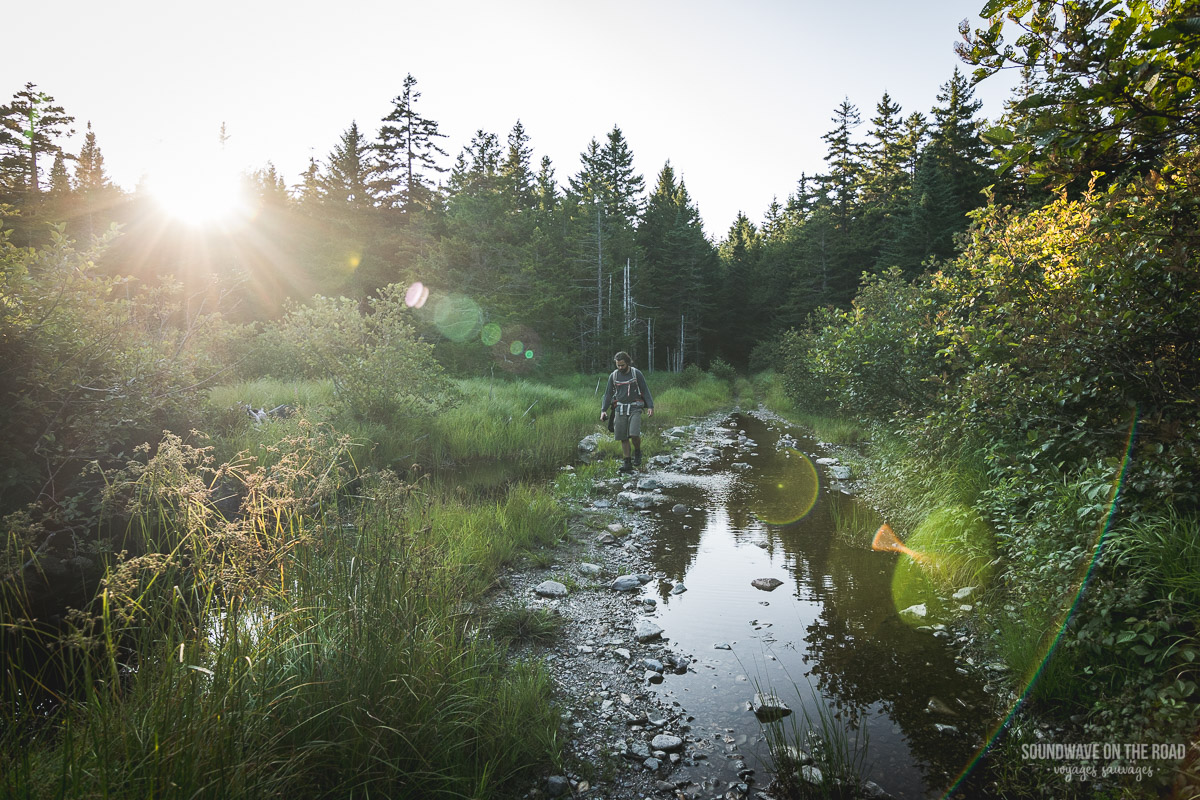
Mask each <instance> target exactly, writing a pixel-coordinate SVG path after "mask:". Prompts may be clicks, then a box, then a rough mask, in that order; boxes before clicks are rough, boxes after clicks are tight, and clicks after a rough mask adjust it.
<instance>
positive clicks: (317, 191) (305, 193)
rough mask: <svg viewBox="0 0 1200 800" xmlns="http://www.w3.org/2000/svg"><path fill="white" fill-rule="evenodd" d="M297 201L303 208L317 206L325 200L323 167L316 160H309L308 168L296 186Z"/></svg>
mask: <svg viewBox="0 0 1200 800" xmlns="http://www.w3.org/2000/svg"><path fill="white" fill-rule="evenodd" d="M295 190H296V199H297V200H298V201H299V202H300V204H301V205H302V206H310V207H311V206H315V205H319V204H320V203H322V202H324V200H325V195H326V192H325V186H324V184H323V181H322V177H321V165H320V164H319V163H318V162H317V160H316V159H315V158H309V159H308V167H307V168H306V169H305V170H304V172H303V174H301V176H300V183H298V184H296V186H295Z"/></svg>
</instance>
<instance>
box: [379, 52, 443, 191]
mask: <svg viewBox="0 0 1200 800" xmlns="http://www.w3.org/2000/svg"><path fill="white" fill-rule="evenodd" d="M416 85H417V79H416V78H414V77H413V76H412V74H411V73H410V74H408V75H406V76H405V78H404V91H403V92H402V93H401V94H400V95H399V96H397V97H396V98H395V99H393V100H392V103H393V108H392V111H391V113H389V114H388V115H387V116H386V117H384V118H383V123H384V124H383V126H382V127H380V129H379V136H378V139H377V142H376V144H375V153H376V155H377V157H378V166H377V167H376V168H375V173H374V176H373V188H374V190H375V191H376V193H377V194H378V196H380V197H381V198H383V200H384V202H385V203H387V204H388V205H390V206H392V207H395V208H400V209H402V210H403V211H406V212H409V211H416V210H420V209H431V208H433V207H434V206H435V205H437V204H438V203H439V201H438V200H437V197H436V183H435V181H434V179H433V174H436V173H442V172H445V171H446V168H445V167H443V166H441V165H440V164H439V163H438V159H437V156H439V155H440V156H442V157H443V158H445V157H446V151H445V150H443V149H442V148H441V147H439V146H438V144H437V140H438V139H444V138H446V134H444V133H440V132H439V131H438V124H437V123H436V122H435V121H433V120H431V119H427V118H425V117H423V116H421V114H420V113H419V112H418V111H417V109H416V104H417V100H418V99H420V97H421V93H420V92H418V91H417V90H416Z"/></svg>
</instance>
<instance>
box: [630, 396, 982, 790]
mask: <svg viewBox="0 0 1200 800" xmlns="http://www.w3.org/2000/svg"><path fill="white" fill-rule="evenodd" d="M721 426H722V427H721V429H720V435H721V436H722V437H726V438H727V439H728V441H726V442H725V445H726V446H722V447H721V453H722V455H721V457H720V458H719V459H717V460H715V461H711V462H709V463H708V464H707V465H705V466H703V467H701V468H700V469H699V470H695V471H688V472H686V473H685V472H682V471H681V472H678V473H676V472H672V471H671V469H670V467H666V468H664V469H661V470H655V471H654V472H653V473H652V476H653V477H654V478H655V479H656V480H658V482H659V483H660V485H661V488H662V491H663V493H664V494H665V495H667V497H669V498H670V502H668V503H666V504H662V505H660V506H658V509H657V510H654V511H649V512H645V513H646V514H647V515H649V516H651V517H653V518H654V519H655V522H654V524H653V525H652V526H651V527H652V528H653V534H652V538H651V540H650V546H649V550H650V557H651V559H652V562H653V566H654V567H655V569H656V570H657V571H658V572H659V574H662V575H665V576H667V577H668V578H669V579H668V580H666V581H663V582H652V583H650V584H648V585H647V586H646V587H644V589H643V593H644V596H645V597H652V598H654V599H655V600H656V601H657V604H658V605H657V609H656V611H655V612H654V614H653V617H654V619H655V621H656V622H657V623H658V624H659V625H660V626H661V627H662V628H663V629H664V630H665V634H664V635H665V636H666V637H667V638H668V639H669V647H670V649H671V650H674V651H676V652H678V653H682V654H687V655H688V656H690V657H691V658H693V659H695V662H694V663H693V665H692V670H690V671H689V672H688V673H687V674H685V675H674V674H672V675H668V676H667V677H666V680H665V681H664V682H663V683H661V684H659V685H658V686H656V687H655V688H654V691H656V692H658V693H659V695H660V696H661V697H662V698H663V699H664V700H665V701H667V702H669V703H670V702H678V703H679V705H680V706H682V707H683V708H684V709H686V711H687V713H688V714H689V715H690V716H692V717H694V718H695V719H694V720H693V721H692V722H691V726H692V732H691V736H692V737H694V738H696V739H708V740H709V741H712V742H714V743H715V745H716V747H718V748H719V747H722V746H724V747H726V748H727V749H729V750H730V751H732V750H734V749H736V751H737V752H738V753H740V754H741V755H742V756H743V757H744V758H745V761H746V766H747V767H749V768H751V769H754V770H755V773H756V775H757V776H758V778H759V780H763V779H765V778H766V777H767V776H768V775H769V772H770V770H769V765H770V759H769V755H768V752H767V747H766V742H765V740H764V738H763V736H762V728H761V726H760V725H759V723H758V721H757V719H756V718H755V716H754V713H753V712H752V711H751V710H750V709H749V705H748V701H749V700H750V699H751V698H752V697H754V695H755V693H756V692H757V691H759V690H765V689H769V690H771V691H773V692H775V693H776V694H778V696H779V697H780V698H781V699H782V700H783V701H784V702H785V703H786V704H787V705H788V706H789V707H791V708H792V709H794V710H795V712H796V713H795V714H794V715H793V717H791V718H789V719H788V721H785V725H788V726H789V727H790V720H791V719H801V718H802V715H803V711H802V709H804V710H807V711H808V714H809V716H810V717H811V719H812V720H813V721H814V722H816V721H817V720H818V713H817V705H818V704H824V706H825V707H826V708H827V709H828V710H829V713H832V714H836V715H837V717H838V718H839V719H840V720H842V721H845V722H847V723H850V724H853V725H861V726H864V728H865V731H866V734H867V736H868V737H869V747H868V769H867V770H866V772H865V775H864V777H866V778H868V779H871V780H874V781H875V782H876V783H878V784H879V785H880V786H882V787H883V788H884V789H885V790H886V791H887V792H888V793H890V794H891V795H892V796H893V797H896V798H924V797H929V796H940V795H941V793H942V792H943V791H945V790H946V789H948V788H949V787H950V786H951V785H952V784H953V783H954V782H955V780H956V778H957V777H958V776H959V774H960V773H961V772H962V771H963V769H964V768H965V767H966V766H967V765H968V764H969V763H970V761H971V760H972V758H973V757H974V756H975V754H976V752H977V750H978V748H979V747H980V746H981V745H982V744H983V741H984V737H985V735H986V729H987V726H988V723H989V722H990V713H989V709H990V703H989V700H988V698H987V696H986V695H985V694H984V692H983V690H982V685H981V682H980V681H979V680H978V679H977V678H976V677H974V676H973V675H971V674H969V673H968V674H964V673H965V672H966V671H965V670H963V669H962V667H961V664H960V663H959V662H958V661H957V660H956V655H957V652H958V651H957V647H958V645H957V644H956V643H955V641H954V635H953V634H952V633H951V632H949V631H937V630H934V629H931V628H930V627H929V626H928V625H925V626H924V629H920V624H919V623H913V622H909V621H906V620H905V619H903V618H902V616H901V614H900V613H899V612H898V609H897V608H896V605H895V603H894V602H893V599H892V589H891V582H892V574H893V571H894V569H895V566H896V563H897V560H898V558H900V556H898V555H896V554H894V553H881V552H875V551H872V550H871V549H870V548H869V546H867V545H864V544H862V543H853V542H850V541H847V540H846V538H845V537H839V536H838V535H836V534H835V526H834V514H835V511H839V512H841V513H843V514H845V513H847V512H848V511H849V512H853V510H854V509H853V508H852V506H853V504H854V503H856V502H857V501H855V500H854V499H853V498H852V497H849V496H848V495H847V494H845V493H843V491H842V490H841V489H840V488H839V484H838V482H837V481H836V480H835V479H834V475H835V474H836V473H835V472H834V470H836V469H837V468H836V467H833V466H821V465H820V464H818V463H816V462H817V461H818V459H820V458H821V457H822V456H824V455H826V454H825V453H823V452H822V450H821V448H820V446H819V445H818V443H816V442H814V441H812V440H809V439H806V438H804V437H803V436H801V435H800V434H799V432H798V431H795V430H792V429H789V428H788V427H787V426H786V425H785V424H784V423H782V422H779V421H774V420H764V419H759V418H757V417H755V416H752V415H749V414H735V415H733V416H732V417H730V418H729V419H727V420H725V421H724V422H723V423H722V424H721ZM739 433H740V434H741V435H742V436H744V437H745V439H743V440H742V444H741V445H740V446H738V445H737V444H736V442H737V439H738V434H739ZM680 504H681V505H683V506H685V507H686V509H687V510H686V511H685V510H682V509H680V508H679V505H680ZM835 504H837V507H836V508H835ZM760 578H768V579H769V578H774V579H776V580H777V581H780V582H781V583H780V584H779V585H778V586H777V587H776V588H775V589H773V590H771V591H765V590H762V589H759V588H756V587H755V586H754V585H752V581H755V580H757V579H760ZM676 583H682V584H683V585H684V586H685V587H686V591H683V592H681V593H673V592H672V589H673V588H675V584H676ZM726 647H728V649H725V648H726ZM931 702H932V705H933V708H932V709H931ZM686 769H687V768H686V767H685V768H684V770H683V771H682V773H677V775H676V779H677V778H686V777H687V775H686Z"/></svg>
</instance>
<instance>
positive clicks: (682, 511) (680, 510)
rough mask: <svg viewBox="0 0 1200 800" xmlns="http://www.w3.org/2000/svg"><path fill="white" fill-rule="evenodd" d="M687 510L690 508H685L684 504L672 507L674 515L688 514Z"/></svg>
mask: <svg viewBox="0 0 1200 800" xmlns="http://www.w3.org/2000/svg"><path fill="white" fill-rule="evenodd" d="M687 510H688V507H687V506H685V505H684V504H683V503H676V504H675V505H673V506H671V513H672V514H686V513H687Z"/></svg>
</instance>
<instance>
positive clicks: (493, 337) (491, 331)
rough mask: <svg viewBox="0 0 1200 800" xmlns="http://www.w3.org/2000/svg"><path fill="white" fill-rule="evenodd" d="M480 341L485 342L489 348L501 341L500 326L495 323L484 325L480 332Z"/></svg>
mask: <svg viewBox="0 0 1200 800" xmlns="http://www.w3.org/2000/svg"><path fill="white" fill-rule="evenodd" d="M479 341H481V342H483V343H484V344H485V345H487V346H488V347H491V346H492V345H494V344H496V343H497V342H499V341H500V326H499V325H497V324H496V323H495V322H489V323H488V324H487V325H484V326H483V328H482V329H481V330H480V331H479Z"/></svg>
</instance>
